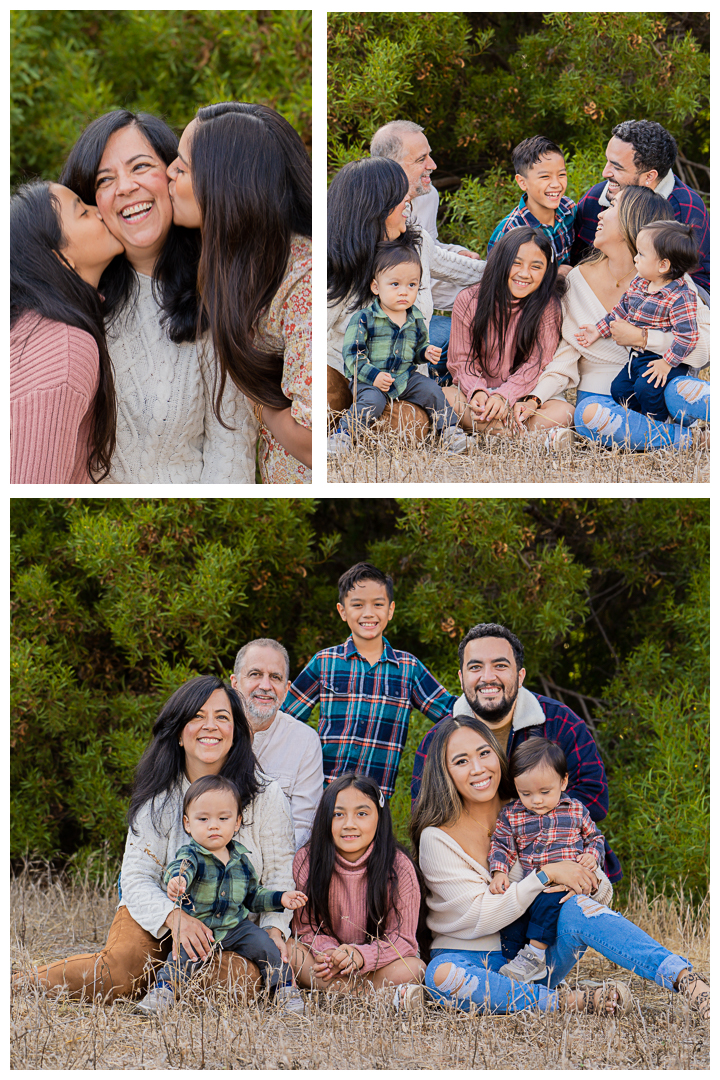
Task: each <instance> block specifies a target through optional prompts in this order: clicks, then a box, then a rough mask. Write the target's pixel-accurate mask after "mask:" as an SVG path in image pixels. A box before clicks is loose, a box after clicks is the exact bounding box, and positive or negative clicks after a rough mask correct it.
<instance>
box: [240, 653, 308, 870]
mask: <svg viewBox="0 0 720 1080" xmlns="http://www.w3.org/2000/svg"><path fill="white" fill-rule="evenodd" d="M230 682H231V683H232V685H233V686H234V687H235V689H236V690H237V691H238V693H239V694H240V697H241V698H242V700H243V705H244V706H245V715H246V716H247V719H248V723H249V724H250V728H251V731H252V736H253V753H254V754H255V757H256V758H257V760H258V763H259V765H260V768H261V769H262V770H263V772H265V773H267V775H268V776H271V777H272V778H273V780H277V781H278V783H279V784H280V787H281V788H282V789H283V791H284V792H285V794H286V795H287V797H288V800H289V802H290V809H291V810H292V816H293V822H294V824H295V849H296V850H297V849H298V848H300V847H302V845H303V844H304V843H305V842H306V841H307V840H309V839H310V830H311V828H312V823H313V818H314V817H315V810H316V809H317V805H318V803H319V802H320V798H321V796H322V792H323V762H322V747H321V745H320V739H319V738H318V735H317V732H316V731H313V729H312V728H311V727H308V725H307V724H303V723H301V721H299V720H295V719H294V718H293V717H292V716H289V715H288V714H287V713H284V712H281V711H280V706H281V704H282V702H283V701H284V699H285V695H286V693H287V688H288V683H289V682H290V657H289V656H288V654H287V650H286V649H285V648H284V646H283V645H281V644H280V642H279V641H275V640H274V639H273V638H256V640H255V641H249V642H248V644H247V645H243V647H242V649H241V650H240V652H239V653H238V654H237V657H236V658H235V672H234V674H233V675H232V676H231V679H230Z"/></svg>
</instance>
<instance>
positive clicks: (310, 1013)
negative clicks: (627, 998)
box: [10, 874, 709, 1070]
mask: <svg viewBox="0 0 720 1080" xmlns="http://www.w3.org/2000/svg"><path fill="white" fill-rule="evenodd" d="M115 896H116V894H115V891H114V888H113V887H111V886H109V885H108V887H106V888H104V889H98V888H91V887H89V886H87V885H85V886H84V887H83V886H70V885H68V884H67V883H66V882H63V881H62V880H61V879H58V878H54V877H52V878H49V877H48V875H47V874H46V875H45V876H44V877H41V878H38V877H37V875H35V876H32V875H30V874H24V875H22V876H21V877H18V878H16V879H14V880H13V882H12V884H11V903H12V913H13V914H12V939H11V940H12V946H11V954H12V961H13V970H18V969H20V970H25V969H27V967H28V966H29V964H30V963H31V962H43V961H46V960H52V959H57V958H60V957H63V956H69V955H71V954H72V953H75V952H86V951H92V950H95V949H97V948H99V947H101V945H102V943H104V941H105V936H106V933H107V929H108V927H109V925H110V922H111V920H112V917H113V913H114V905H115ZM625 913H626V914H627V915H628V916H629V917H631V918H633V919H634V920H635V921H636V922H637V923H638V924H639V925H641V926H642V927H643V928H644V929H645V930H647V931H648V932H649V933H650V934H652V935H653V937H655V938H657V939H658V940H660V941H662V942H663V943H664V944H665V945H667V946H668V947H669V948H672V949H674V950H676V951H678V952H680V953H682V954H683V955H687V956H689V957H690V959H691V960H692V961H693V963H694V964H695V965H696V967H697V968H698V969H699V970H701V971H704V972H708V971H709V940H708V914H709V913H708V910H707V907H705V906H704V907H703V909H702V910H701V911H699V912H698V911H696V910H693V909H692V908H691V907H689V906H688V905H687V904H686V903H685V902H684V900H683V898H682V896H680V897H679V898H678V897H675V898H672V899H667V898H660V899H658V900H655V901H654V902H652V903H648V900H647V898H646V896H645V895H644V894H642V893H641V892H639V891H635V892H634V893H633V894H632V895H631V899H630V901H629V904H628V905H627V907H626V908H625ZM576 970H577V972H578V974H579V977H580V978H581V979H602V978H603V977H607V976H609V975H612V974H618V972H617V969H615V968H614V967H613V965H611V964H609V963H608V962H607V961H606V960H604V959H603V958H602V957H600V956H599V955H597V954H595V953H593V954H589V955H586V957H584V958H583V960H582V961H581V963H580V965H579V967H578V969H576ZM628 981H629V982H630V983H631V986H632V990H633V994H634V1000H633V1005H632V1009H631V1010H630V1011H629V1012H628V1013H627V1014H626V1015H624V1016H622V1017H621V1018H619V1019H617V1020H615V1019H610V1018H606V1017H601V1016H582V1015H580V1016H578V1015H577V1014H567V1013H566V1014H561V1013H553V1014H541V1013H538V1012H523V1013H516V1014H515V1015H514V1016H507V1017H505V1016H494V1017H490V1016H482V1015H478V1014H474V1015H468V1014H465V1013H459V1012H455V1011H451V1010H449V1009H446V1008H444V1007H442V1008H441V1007H438V1006H435V1005H431V1004H427V1005H426V1006H425V1008H424V1009H421V1010H418V1011H416V1012H414V1013H411V1014H409V1015H408V1016H407V1017H398V1016H397V1014H396V1013H395V1012H394V1010H393V1008H392V1005H391V1003H390V1001H389V999H388V998H387V997H386V996H384V995H373V997H372V998H370V997H367V998H356V999H342V998H340V997H337V996H336V997H334V998H331V997H330V996H329V995H324V996H320V995H318V996H316V997H314V998H313V997H312V996H311V995H308V1008H307V1015H306V1016H305V1017H294V1016H290V1017H286V1016H283V1015H281V1014H280V1013H279V1011H278V1010H277V1008H276V1007H275V1006H274V1005H273V1004H272V1003H269V1002H267V1001H266V1000H264V999H262V998H261V999H257V1000H255V1001H253V1002H250V1003H249V1004H242V1003H238V1002H236V1001H233V1000H232V999H231V998H230V997H229V996H228V995H227V994H223V993H222V992H220V991H216V992H199V991H196V992H193V991H192V990H190V992H189V993H188V996H187V998H186V1000H185V1001H183V1002H182V1004H181V1005H179V1006H176V1007H175V1008H174V1009H172V1010H171V1011H170V1012H169V1013H168V1014H166V1016H165V1018H164V1019H163V1020H162V1021H155V1020H146V1019H143V1018H142V1017H139V1016H136V1015H134V1014H133V1013H132V1004H131V1003H130V1002H128V1001H124V1000H118V1001H116V1002H115V1003H114V1004H113V1005H111V1006H103V1005H101V1004H99V1003H95V1004H87V1005H80V1004H77V1003H74V1002H70V1001H68V1000H67V999H66V998H62V997H60V998H57V999H51V998H48V997H46V996H44V995H42V994H38V993H37V991H36V990H34V989H33V988H32V987H31V986H30V985H28V986H27V988H21V989H20V990H18V991H16V992H15V993H14V994H13V996H12V999H11V1012H12V1017H11V1032H10V1049H11V1066H10V1067H11V1068H12V1069H63V1070H68V1069H187V1070H191V1069H388V1068H400V1069H468V1068H474V1069H648V1070H659V1069H683V1070H688V1069H708V1068H709V1030H708V1029H709V1025H708V1024H703V1023H702V1022H701V1021H700V1020H699V1019H698V1018H697V1016H696V1015H695V1014H691V1013H690V1011H689V1009H688V1008H687V1005H686V1003H685V1002H684V1001H683V1000H681V999H680V998H679V997H678V996H677V995H671V994H670V993H668V992H667V991H665V990H662V989H660V988H659V987H657V986H655V985H654V984H652V983H648V982H646V981H644V980H642V979H639V978H636V977H634V976H628Z"/></svg>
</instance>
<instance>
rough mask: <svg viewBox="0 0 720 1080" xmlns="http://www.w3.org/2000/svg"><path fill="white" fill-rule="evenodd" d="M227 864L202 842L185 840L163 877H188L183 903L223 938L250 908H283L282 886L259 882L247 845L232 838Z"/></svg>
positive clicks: (218, 937)
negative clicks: (278, 889) (273, 886)
mask: <svg viewBox="0 0 720 1080" xmlns="http://www.w3.org/2000/svg"><path fill="white" fill-rule="evenodd" d="M228 851H229V852H230V858H229V859H228V861H227V866H223V864H222V863H221V862H220V859H218V858H217V856H216V855H213V853H212V852H211V851H208V850H207V848H204V847H203V846H202V845H201V844H198V843H196V841H195V840H191V841H190V843H189V844H184V845H183V846H182V847H181V848H180V850H179V851H178V853H177V855H176V856H175V858H174V859H173V861H172V862H171V863H170V865H169V866H168V868H167V870H166V871H165V874H164V876H163V880H164V882H165V884H166V885H167V884H168V882H169V881H170V879H171V878H174V877H178V876H179V875H180V874H182V876H183V877H184V878H186V880H187V888H186V890H185V895H184V897H183V902H182V906H183V909H184V910H185V911H187V912H188V914H190V915H194V916H195V918H196V919H200V920H201V921H202V922H204V923H205V925H206V926H209V927H210V929H211V930H212V931H213V932H214V934H215V940H216V941H222V939H223V938H224V937H225V935H226V934H227V932H228V931H229V930H233V929H234V928H235V927H236V926H237V925H238V923H240V922H242V920H243V919H247V917H248V915H249V914H250V912H251V911H255V912H261V911H284V910H285V909H284V908H283V906H282V904H281V902H280V897H281V896H282V890H280V891H279V892H275V891H274V890H273V889H265V888H263V886H262V885H260V883H259V882H258V877H257V874H256V873H255V867H254V866H253V864H252V863H251V862H250V860H249V858H248V849H247V848H246V847H243V845H242V844H239V843H238V842H237V840H231V841H230V843H229V844H228Z"/></svg>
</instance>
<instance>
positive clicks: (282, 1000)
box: [275, 984, 305, 1016]
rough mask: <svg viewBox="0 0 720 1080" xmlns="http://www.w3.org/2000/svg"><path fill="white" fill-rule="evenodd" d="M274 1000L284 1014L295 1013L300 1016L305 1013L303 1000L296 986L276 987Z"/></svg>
mask: <svg viewBox="0 0 720 1080" xmlns="http://www.w3.org/2000/svg"><path fill="white" fill-rule="evenodd" d="M275 1000H276V1002H277V1003H278V1005H279V1006H280V1008H281V1010H282V1012H284V1013H297V1014H299V1015H300V1016H302V1015H304V1013H305V998H304V997H303V996H302V994H301V993H300V991H299V990H298V988H297V987H296V986H292V985H290V984H289V985H287V986H278V987H277V989H276V990H275Z"/></svg>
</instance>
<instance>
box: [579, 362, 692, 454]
mask: <svg viewBox="0 0 720 1080" xmlns="http://www.w3.org/2000/svg"><path fill="white" fill-rule="evenodd" d="M678 382H680V380H678ZM593 404H597V405H599V406H600V408H599V409H597V410H596V412H595V415H594V417H593V418H592V420H590V421H589V423H585V421H584V420H583V413H584V411H585V409H586V407H587V406H588V405H593ZM575 428H576V429H577V431H578V432H579V434H580V435H584V436H585V438H586V439H592V440H593V441H594V442H601V443H602V444H603V446H622V447H624V448H625V449H626V450H636V451H643V450H653V449H656V448H657V447H659V446H677V447H678V448H681V449H687V448H688V447H690V446H691V445H692V435H691V433H690V432H689V431H688V430H687V429H686V428H684V427H682V426H681V425H680V424H671V423H667V422H663V421H661V420H653V419H652V418H651V417H649V416H643V415H642V413H637V412H633V411H632V409H628V408H627V407H626V406H625V405H618V404H617V403H616V402H614V401H613V399H612V398H611V397H610V395H609V394H589V393H587V391H584V390H579V391H578V395H577V404H576V405H575Z"/></svg>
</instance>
